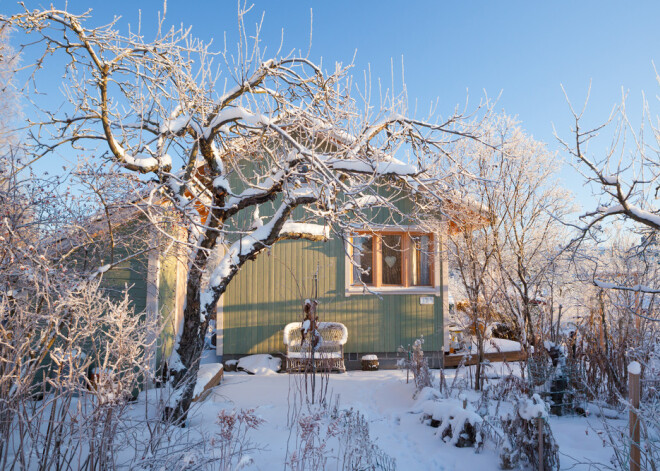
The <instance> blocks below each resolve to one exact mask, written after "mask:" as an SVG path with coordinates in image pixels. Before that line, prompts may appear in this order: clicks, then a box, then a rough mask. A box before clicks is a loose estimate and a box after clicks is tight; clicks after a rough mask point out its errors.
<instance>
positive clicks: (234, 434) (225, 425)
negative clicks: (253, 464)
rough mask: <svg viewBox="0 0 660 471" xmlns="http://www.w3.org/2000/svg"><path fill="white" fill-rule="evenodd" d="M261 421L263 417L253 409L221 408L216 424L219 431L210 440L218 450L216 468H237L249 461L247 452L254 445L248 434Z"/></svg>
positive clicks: (252, 449)
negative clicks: (229, 409)
mask: <svg viewBox="0 0 660 471" xmlns="http://www.w3.org/2000/svg"><path fill="white" fill-rule="evenodd" d="M263 422H264V421H263V419H261V418H259V417H257V415H256V414H255V413H254V409H247V410H246V409H241V410H234V411H230V412H228V411H226V410H224V409H223V410H221V411H220V412H219V413H218V419H217V420H216V424H218V425H219V426H220V432H218V433H217V434H216V437H214V438H213V439H212V440H211V446H212V447H213V448H215V449H216V450H217V451H219V452H220V458H219V459H218V462H217V469H220V470H223V471H225V470H231V469H237V468H240V467H242V466H245V465H246V464H247V462H249V461H251V458H250V457H249V455H248V453H250V452H252V451H254V450H255V449H256V447H255V446H254V445H253V444H252V442H251V441H250V439H249V437H248V434H249V432H250V431H251V430H256V429H258V428H259V426H260V425H261V424H263Z"/></svg>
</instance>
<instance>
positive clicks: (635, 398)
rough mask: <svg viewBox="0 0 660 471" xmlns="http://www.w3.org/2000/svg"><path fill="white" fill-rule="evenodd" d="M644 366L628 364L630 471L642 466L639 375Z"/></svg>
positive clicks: (634, 363)
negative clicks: (638, 414)
mask: <svg viewBox="0 0 660 471" xmlns="http://www.w3.org/2000/svg"><path fill="white" fill-rule="evenodd" d="M641 372H642V367H641V366H640V364H639V363H638V362H636V361H633V362H632V363H630V364H629V365H628V393H629V398H630V412H629V420H630V471H639V468H640V462H641V459H640V450H639V417H637V410H638V409H639V392H640V389H639V377H640V375H641Z"/></svg>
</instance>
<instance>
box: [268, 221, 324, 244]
mask: <svg viewBox="0 0 660 471" xmlns="http://www.w3.org/2000/svg"><path fill="white" fill-rule="evenodd" d="M280 236H281V237H283V238H286V239H308V240H327V239H329V238H330V227H329V226H326V225H321V224H310V223H303V222H292V221H287V222H285V223H284V225H283V226H282V230H281V231H280Z"/></svg>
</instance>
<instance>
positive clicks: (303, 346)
mask: <svg viewBox="0 0 660 471" xmlns="http://www.w3.org/2000/svg"><path fill="white" fill-rule="evenodd" d="M316 330H318V332H319V334H320V335H321V341H320V342H319V343H318V344H317V346H316V349H315V351H314V352H312V348H311V345H310V342H309V339H311V338H312V337H313V335H312V333H309V334H307V335H306V338H305V341H304V342H303V340H302V323H301V322H292V323H291V324H287V326H286V327H285V328H284V345H286V369H287V371H288V372H291V371H304V370H305V369H306V368H307V366H308V365H310V361H311V360H312V358H313V359H314V366H316V368H318V369H324V370H329V371H331V370H337V371H340V372H345V371H346V365H345V364H344V344H345V343H346V341H347V340H348V329H346V326H345V325H344V324H341V323H339V322H319V323H318V324H316Z"/></svg>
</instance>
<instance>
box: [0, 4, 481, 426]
mask: <svg viewBox="0 0 660 471" xmlns="http://www.w3.org/2000/svg"><path fill="white" fill-rule="evenodd" d="M244 13H245V12H244V11H240V12H239V19H240V20H241V21H239V23H240V24H241V27H240V40H239V41H238V47H237V52H236V53H235V54H233V55H232V54H231V53H230V52H229V51H228V50H227V48H226V47H225V49H224V50H223V51H220V52H214V51H212V50H211V49H210V46H209V45H208V44H206V43H204V42H202V41H200V40H198V39H196V38H194V37H192V36H191V34H190V31H189V30H188V29H184V28H182V27H181V28H169V29H167V28H165V26H164V25H165V23H164V20H161V22H160V23H159V28H158V29H157V32H156V33H155V37H154V38H153V39H151V40H147V39H145V37H144V35H142V34H141V32H140V30H139V29H138V30H137V31H133V30H129V31H128V32H127V33H123V32H121V30H120V29H119V28H118V26H117V23H116V20H115V21H113V22H112V23H110V24H107V25H104V26H89V24H90V23H91V16H90V13H89V12H87V13H84V14H81V15H76V14H72V13H69V12H67V11H63V10H56V9H47V10H36V11H27V10H26V11H25V12H24V13H21V14H17V15H15V16H13V17H5V18H3V21H4V22H6V23H7V24H9V25H11V26H12V27H15V28H17V29H19V30H21V31H22V32H23V33H25V34H26V35H27V37H28V38H29V41H30V42H31V43H32V46H29V47H26V48H23V49H22V51H23V54H24V56H25V57H26V58H31V62H32V63H33V65H34V74H33V77H34V81H33V82H34V83H36V84H37V85H39V84H40V83H41V82H40V80H43V79H44V77H42V74H41V72H42V71H43V70H45V68H46V64H50V63H49V62H48V61H49V60H50V58H51V57H58V58H59V59H58V60H60V61H63V63H64V64H65V65H64V78H63V88H64V91H65V96H64V98H65V104H64V105H62V106H61V107H58V108H56V109H50V110H49V109H46V110H44V111H43V114H42V117H41V118H40V119H32V120H31V121H30V129H31V132H30V135H29V138H30V139H29V145H30V149H29V150H30V153H31V154H32V155H33V156H35V157H39V156H42V155H47V154H52V153H53V151H54V150H56V149H63V148H73V149H80V150H82V151H84V152H85V153H86V154H88V155H91V154H93V153H95V154H96V155H97V158H99V159H107V160H110V161H113V162H115V163H116V165H118V166H119V167H120V168H121V169H122V171H126V172H134V173H136V174H140V175H144V176H145V177H143V179H142V180H141V181H142V182H143V183H144V185H142V190H141V193H140V195H139V197H140V201H141V204H142V206H141V208H144V209H143V211H144V217H147V218H149V219H150V220H151V221H152V222H154V224H155V225H156V223H157V222H158V221H157V220H158V218H159V217H162V211H161V209H162V208H163V207H167V208H169V212H170V213H172V214H174V219H175V222H176V224H177V225H179V226H180V227H183V228H185V230H186V234H187V236H186V237H185V240H179V242H180V243H181V244H183V245H185V247H186V248H187V254H188V255H187V256H188V272H187V280H186V301H185V308H184V315H183V316H184V322H183V327H182V329H181V331H180V333H179V336H178V338H177V341H176V344H175V347H174V352H173V353H172V356H171V358H170V361H169V365H170V367H171V369H172V372H173V380H172V381H173V386H174V387H175V389H176V391H177V393H176V394H175V398H176V401H175V402H174V403H173V404H172V410H171V415H172V417H173V418H174V419H175V420H179V419H181V420H184V419H185V417H186V414H187V411H188V408H189V405H190V402H191V400H192V395H193V390H194V382H195V381H194V379H195V378H196V374H197V370H198V360H199V357H200V354H201V350H202V347H203V341H204V335H205V332H206V330H207V327H208V323H209V320H210V319H211V318H212V317H213V316H214V314H215V312H216V306H217V303H218V300H219V298H220V296H221V295H222V294H223V293H224V292H225V290H226V289H227V286H228V285H229V283H230V282H231V280H232V279H233V278H234V276H235V275H236V273H238V272H239V270H240V269H241V267H242V266H243V264H244V263H245V262H246V261H247V260H250V259H253V258H254V257H256V256H257V255H258V254H259V253H260V252H262V251H263V250H264V249H266V248H268V247H270V246H271V245H272V244H274V243H276V242H277V241H279V240H282V239H292V238H307V239H314V240H319V239H326V238H327V237H328V236H329V233H330V229H331V228H332V229H333V230H336V231H337V233H338V234H340V235H341V234H348V233H350V230H351V228H355V227H365V226H367V227H368V226H369V221H370V214H373V212H374V211H375V210H374V208H373V207H374V206H381V207H384V208H386V209H387V211H388V213H389V214H391V218H392V221H393V222H396V221H397V215H398V216H400V217H410V215H402V214H401V213H400V212H399V211H398V210H397V204H396V203H397V201H398V200H399V199H402V198H414V199H415V201H416V202H417V204H418V206H421V205H423V203H424V201H432V200H433V201H434V202H435V203H437V198H438V197H439V191H438V189H439V188H440V189H441V188H442V185H441V183H442V181H441V179H442V175H438V172H437V169H438V168H439V166H438V165H437V162H438V161H439V160H442V159H447V158H448V156H447V154H446V149H448V144H449V143H451V142H452V141H455V140H457V139H463V138H466V137H470V138H476V135H477V133H476V130H477V129H478V126H479V122H478V121H477V120H474V119H473V117H468V116H465V115H463V114H461V113H454V114H452V115H451V116H450V117H449V118H446V119H441V118H434V117H433V115H431V116H430V117H429V119H427V120H418V119H414V118H411V117H409V116H408V115H407V109H406V101H405V93H402V94H400V95H399V94H396V93H395V92H394V91H393V90H388V91H380V90H379V91H380V92H381V94H380V101H379V103H377V104H375V105H374V104H372V103H371V100H370V98H371V95H372V90H371V87H370V85H369V84H366V85H365V86H364V87H356V86H355V85H354V84H353V82H352V81H351V78H350V77H349V76H348V75H347V69H348V67H344V66H342V65H341V64H336V65H333V68H332V70H331V71H330V72H326V71H324V70H323V69H322V68H321V67H320V66H319V65H318V64H316V63H315V62H313V61H312V60H310V59H309V58H307V57H298V56H296V55H293V54H290V55H283V56H282V55H279V54H278V55H277V56H276V57H274V58H269V59H266V58H265V57H264V56H263V53H262V52H263V51H262V49H261V45H260V42H259V39H258V38H259V31H258V30H257V31H256V34H255V35H254V36H248V34H247V33H246V31H245V29H244V27H243V26H242V25H243V22H242V17H243V15H244ZM39 48H41V49H39ZM52 67H54V66H53V65H48V70H49V77H47V79H49V78H50V77H52V75H53V69H52ZM356 92H357V94H356ZM356 96H357V97H358V98H356ZM32 98H33V99H34V100H38V97H37V96H32ZM31 116H34V115H31ZM468 118H470V119H469V120H468ZM395 154H396V155H401V156H403V158H402V160H398V159H396V158H395V157H394V155H395ZM450 173H451V172H450ZM147 180H148V181H147ZM145 203H146V204H145ZM399 220H400V218H399ZM158 227H160V226H158ZM212 254H214V256H216V257H219V262H217V264H210V262H209V260H210V259H211V256H212Z"/></svg>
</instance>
